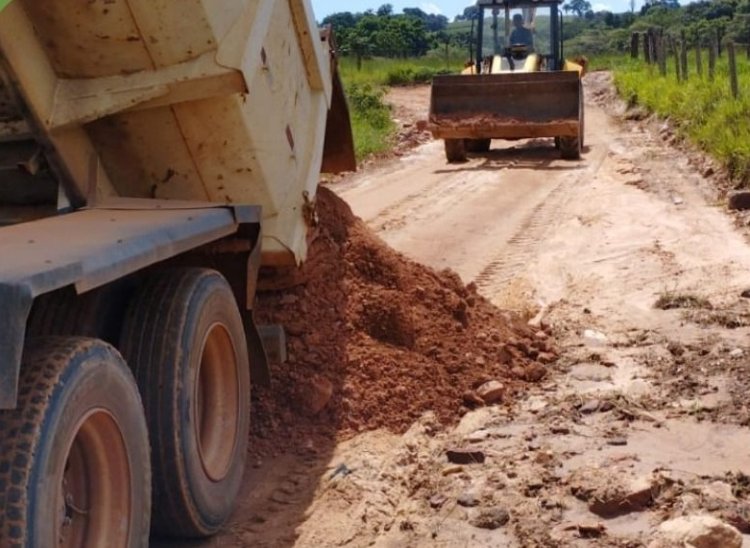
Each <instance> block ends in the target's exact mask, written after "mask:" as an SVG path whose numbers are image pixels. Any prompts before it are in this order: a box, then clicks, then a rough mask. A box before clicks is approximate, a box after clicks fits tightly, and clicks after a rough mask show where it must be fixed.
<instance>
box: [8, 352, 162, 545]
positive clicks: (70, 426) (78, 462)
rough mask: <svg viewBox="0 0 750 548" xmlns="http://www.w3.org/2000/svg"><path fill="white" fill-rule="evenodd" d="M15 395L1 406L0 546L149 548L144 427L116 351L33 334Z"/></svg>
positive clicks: (148, 479)
mask: <svg viewBox="0 0 750 548" xmlns="http://www.w3.org/2000/svg"><path fill="white" fill-rule="evenodd" d="M18 393H19V399H18V406H17V408H16V409H15V410H11V411H2V412H0V545H2V546H18V547H21V546H33V547H37V546H39V547H42V546H62V547H73V546H75V547H83V546H85V547H89V546H118V547H132V548H136V547H141V546H146V545H147V544H148V536H149V520H150V511H151V474H150V466H149V445H148V432H147V429H146V420H145V417H144V415H143V408H142V406H141V399H140V396H139V394H138V388H137V387H136V384H135V381H134V380H133V376H132V374H131V372H130V371H129V370H128V368H127V366H126V365H125V363H124V362H123V360H122V358H121V357H120V356H119V354H118V353H117V351H116V350H114V349H113V348H112V347H110V346H109V345H107V344H105V343H104V342H102V341H97V340H93V339H82V338H57V337H50V338H39V339H31V340H30V342H29V344H28V345H27V348H26V351H25V354H24V358H23V364H22V369H21V378H20V382H19V392H18Z"/></svg>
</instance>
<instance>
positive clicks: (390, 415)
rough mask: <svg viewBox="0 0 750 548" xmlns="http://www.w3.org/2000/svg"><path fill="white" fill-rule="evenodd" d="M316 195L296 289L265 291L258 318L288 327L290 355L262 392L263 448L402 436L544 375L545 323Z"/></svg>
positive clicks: (332, 199)
mask: <svg viewBox="0 0 750 548" xmlns="http://www.w3.org/2000/svg"><path fill="white" fill-rule="evenodd" d="M317 203H318V211H319V225H318V227H317V231H316V236H315V238H314V241H313V243H312V245H311V247H310V253H309V257H308V260H307V262H306V263H305V265H304V266H303V268H302V271H301V272H300V273H299V275H298V276H297V277H296V283H295V287H293V288H292V289H289V290H284V291H269V292H265V293H263V294H261V296H260V297H259V299H258V307H257V315H258V320H259V321H260V322H261V323H266V324H267V323H270V324H281V325H283V326H285V328H286V332H287V335H288V337H289V341H288V349H289V362H288V363H287V364H283V365H277V366H275V367H274V370H273V383H272V386H271V387H270V389H266V388H262V387H261V388H258V389H257V390H256V409H255V417H256V419H255V421H254V430H253V432H254V443H253V445H254V451H255V452H256V453H260V454H268V453H269V452H278V451H280V450H284V449H289V444H295V443H297V442H298V441H299V440H300V439H301V438H302V437H303V436H301V432H303V431H304V432H307V433H308V435H311V436H314V435H324V436H326V435H327V436H333V435H334V434H336V435H338V436H339V437H347V436H349V435H352V434H356V433H359V432H363V431H366V430H373V429H377V428H387V429H390V430H391V431H393V432H398V433H402V432H404V431H406V430H407V429H408V428H409V427H410V426H411V424H412V423H413V422H414V421H415V420H416V419H418V418H419V417H420V416H421V415H422V414H424V413H425V412H427V411H433V412H434V413H435V416H436V417H437V419H438V421H439V422H440V423H443V424H453V423H455V422H457V421H458V420H459V419H460V418H461V416H462V415H463V414H465V413H466V412H467V411H468V410H469V409H471V408H475V407H477V406H478V405H480V404H481V400H480V399H479V396H478V395H477V393H476V390H477V389H480V392H481V388H482V385H485V384H486V383H489V382H491V381H496V382H500V383H501V384H503V389H502V395H496V394H495V395H493V398H498V400H502V401H505V402H509V401H510V400H511V399H512V395H513V393H514V392H516V391H518V390H522V389H523V385H524V382H526V381H538V380H540V379H542V378H543V377H544V375H545V372H546V369H545V367H544V365H543V364H545V363H550V362H552V361H554V360H555V358H556V350H555V348H554V346H553V345H552V344H551V342H550V340H549V337H548V335H547V334H546V333H545V332H544V331H542V330H540V329H532V328H530V327H529V326H528V325H527V323H526V321H524V320H523V319H522V318H521V317H519V316H518V315H517V314H514V313H510V312H504V311H502V310H499V309H498V308H496V307H495V306H494V305H492V304H490V303H489V302H488V301H487V300H486V299H485V298H484V297H482V296H481V295H479V294H478V293H477V290H476V286H475V285H473V284H470V285H469V286H468V287H467V286H466V285H464V284H463V283H462V282H461V279H460V278H459V277H458V275H457V274H455V273H454V272H452V271H450V270H443V271H440V272H437V271H435V270H433V269H431V268H429V267H426V266H423V265H420V264H418V263H416V262H414V261H412V260H410V259H408V258H406V257H405V256H404V255H402V254H400V253H398V252H396V251H394V250H393V249H391V248H389V247H388V246H387V245H386V244H385V243H384V242H383V241H382V240H381V239H380V238H379V237H377V236H376V235H375V234H374V233H373V232H372V231H371V229H369V228H368V227H367V226H366V225H365V224H364V223H363V222H362V220H360V219H358V218H357V217H355V216H354V214H353V213H352V211H351V209H350V208H349V206H348V205H347V204H346V203H345V202H344V201H343V200H342V199H341V198H339V197H338V196H336V195H335V194H334V193H333V192H331V191H330V190H327V189H325V188H322V189H320V191H319V193H318V198H317ZM435 245H439V242H435ZM493 386H494V387H496V388H497V389H498V390H501V389H500V388H499V387H498V386H497V385H493ZM496 392H497V390H496Z"/></svg>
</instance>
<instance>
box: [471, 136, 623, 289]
mask: <svg viewBox="0 0 750 548" xmlns="http://www.w3.org/2000/svg"><path fill="white" fill-rule="evenodd" d="M608 154H609V150H608V149H607V148H606V147H601V148H599V149H598V150H597V156H596V157H595V158H594V160H595V161H594V162H593V164H591V167H590V168H589V169H586V170H585V171H584V172H583V173H580V174H578V175H577V176H576V177H571V178H570V179H571V180H565V179H564V180H561V181H560V182H559V183H558V184H557V185H556V186H555V187H553V188H552V189H551V190H550V192H549V194H547V196H546V197H545V198H544V199H543V200H542V201H541V202H539V203H538V204H537V205H536V206H535V207H534V208H533V209H531V211H530V212H529V214H528V215H527V217H526V218H525V219H524V220H523V221H522V222H521V224H520V225H519V227H518V229H517V230H516V232H515V234H514V235H513V236H511V237H510V238H509V239H508V240H507V242H506V243H505V245H504V246H503V247H502V249H501V251H500V253H499V254H497V255H495V256H494V258H493V259H492V260H490V261H489V262H488V263H487V265H486V266H485V267H484V268H483V269H482V270H481V272H480V273H479V274H478V275H477V276H476V278H475V279H474V283H476V285H477V287H478V288H479V289H480V291H481V292H482V294H484V295H487V296H488V297H490V298H491V297H492V296H493V295H496V294H497V293H498V292H500V291H502V290H503V289H506V288H507V287H508V283H509V282H510V281H511V280H512V279H513V278H515V277H516V276H517V275H518V273H519V272H520V271H521V270H523V269H524V268H525V267H526V265H527V264H528V263H529V262H530V261H531V260H532V259H533V257H534V255H535V251H536V248H537V246H538V244H539V243H540V242H541V241H543V240H544V239H545V237H546V236H547V235H548V234H550V233H551V232H552V231H553V230H554V228H555V225H556V222H557V221H558V220H559V219H558V215H557V213H558V212H559V211H564V205H565V203H567V202H569V201H570V200H571V199H573V195H572V191H573V190H574V189H575V188H576V187H577V186H580V184H581V183H582V182H584V180H586V179H588V178H592V177H594V176H596V175H597V173H598V172H599V171H600V169H601V166H602V164H603V163H604V161H605V159H606V158H607V156H608Z"/></svg>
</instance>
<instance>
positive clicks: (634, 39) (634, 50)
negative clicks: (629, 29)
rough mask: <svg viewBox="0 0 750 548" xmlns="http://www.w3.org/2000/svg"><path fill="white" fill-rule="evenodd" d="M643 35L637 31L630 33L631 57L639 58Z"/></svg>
mask: <svg viewBox="0 0 750 548" xmlns="http://www.w3.org/2000/svg"><path fill="white" fill-rule="evenodd" d="M640 41H641V37H640V36H639V35H638V33H637V32H634V33H633V34H631V35H630V57H631V58H633V59H638V45H639V44H640Z"/></svg>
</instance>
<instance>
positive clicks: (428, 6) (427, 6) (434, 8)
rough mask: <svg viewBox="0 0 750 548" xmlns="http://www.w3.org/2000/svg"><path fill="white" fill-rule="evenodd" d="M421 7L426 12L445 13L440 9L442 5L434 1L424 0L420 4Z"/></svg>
mask: <svg viewBox="0 0 750 548" xmlns="http://www.w3.org/2000/svg"><path fill="white" fill-rule="evenodd" d="M419 8H420V9H421V10H422V11H423V12H425V13H432V14H435V15H440V14H442V13H443V10H441V9H440V6H438V5H437V4H435V3H434V2H422V3H421V4H420V5H419Z"/></svg>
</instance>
